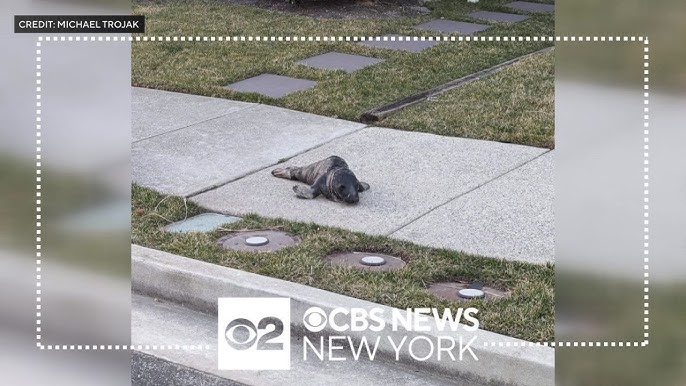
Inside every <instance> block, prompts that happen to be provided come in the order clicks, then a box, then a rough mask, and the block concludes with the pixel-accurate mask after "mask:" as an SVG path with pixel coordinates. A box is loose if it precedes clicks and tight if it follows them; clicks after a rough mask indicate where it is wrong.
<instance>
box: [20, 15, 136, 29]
mask: <svg viewBox="0 0 686 386" xmlns="http://www.w3.org/2000/svg"><path fill="white" fill-rule="evenodd" d="M144 32H145V16H132V15H43V16H40V15H16V16H14V33H144Z"/></svg>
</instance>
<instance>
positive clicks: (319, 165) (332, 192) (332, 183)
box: [272, 155, 369, 204]
mask: <svg viewBox="0 0 686 386" xmlns="http://www.w3.org/2000/svg"><path fill="white" fill-rule="evenodd" d="M272 175H273V176H275V177H279V178H285V179H288V180H296V181H300V182H304V183H306V184H308V185H310V186H308V187H305V186H302V185H295V186H294V187H293V191H294V192H295V195H296V196H297V197H298V198H308V199H309V198H315V197H317V196H319V195H320V194H322V195H324V197H326V198H328V199H329V200H332V201H336V202H345V203H348V204H356V203H357V202H358V201H360V196H359V194H358V192H364V191H365V190H367V189H369V184H368V183H366V182H361V181H358V179H357V177H355V174H354V173H353V172H352V170H350V168H349V167H348V164H347V163H346V162H345V160H344V159H343V158H341V157H338V156H335V155H334V156H331V157H328V158H326V159H323V160H321V161H319V162H315V163H313V164H311V165H307V166H304V167H298V166H288V167H285V168H276V169H274V170H272Z"/></svg>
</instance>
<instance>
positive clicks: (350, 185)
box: [327, 168, 360, 204]
mask: <svg viewBox="0 0 686 386" xmlns="http://www.w3.org/2000/svg"><path fill="white" fill-rule="evenodd" d="M358 185H359V182H358V181H357V177H355V174H353V172H352V171H350V169H348V168H341V169H336V170H333V171H332V172H330V173H329V178H328V179H327V187H328V190H329V193H330V194H331V198H332V199H333V200H335V201H339V202H345V203H347V204H357V203H358V202H359V201H360V195H359V194H358V191H357V187H358Z"/></svg>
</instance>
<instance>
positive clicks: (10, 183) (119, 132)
mask: <svg viewBox="0 0 686 386" xmlns="http://www.w3.org/2000/svg"><path fill="white" fill-rule="evenodd" d="M0 8H1V9H2V18H3V23H2V24H3V26H4V28H3V29H2V32H0V39H1V40H0V41H1V42H2V43H1V45H2V52H3V53H4V55H2V58H1V59H0V61H1V62H2V64H1V65H0V68H1V69H2V71H0V116H1V117H2V124H1V125H0V261H1V263H2V269H0V293H2V300H1V301H0V347H2V348H1V349H0V368H1V369H2V374H3V380H2V382H1V383H3V384H7V385H43V384H51V385H95V384H98V385H127V384H129V383H130V374H129V367H130V365H129V363H130V353H129V352H128V351H118V352H116V351H103V352H93V351H62V350H60V351H52V350H50V351H48V350H43V351H39V350H38V349H37V347H36V343H37V335H38V334H40V335H41V342H42V343H43V344H44V345H46V346H47V345H60V346H62V345H68V346H71V345H98V346H99V345H110V344H112V345H115V344H116V345H124V344H128V343H129V340H130V296H131V295H130V279H129V278H130V215H129V212H130V204H129V201H130V200H129V196H130V171H129V169H130V166H129V162H130V161H129V159H130V126H131V123H130V120H131V118H130V86H129V85H130V46H129V43H116V44H115V43H97V42H93V43H77V42H72V43H69V42H63V43H62V42H57V43H52V42H51V43H47V42H45V43H43V44H42V47H40V48H38V49H40V50H41V62H40V63H37V62H36V54H37V53H36V49H37V47H36V41H37V35H33V34H17V35H15V34H13V25H14V21H13V15H15V14H38V15H40V14H122V13H123V14H128V13H130V2H129V1H120V0H116V1H112V0H110V1H106V2H105V1H101V2H97V1H55V0H51V1H38V0H5V1H3V2H2V3H0ZM37 64H40V65H41V66H42V68H41V70H40V71H41V73H42V74H41V80H42V85H41V86H42V96H41V103H42V106H41V107H40V108H41V111H42V113H41V116H42V121H43V122H41V123H42V135H41V137H40V138H37V136H36V126H35V125H36V102H37V100H36V72H37V68H36V65H37ZM37 139H40V140H41V141H42V143H41V145H40V146H41V157H42V159H41V162H42V164H41V169H42V171H41V172H42V173H41V178H42V181H41V193H42V197H40V199H41V200H42V208H41V213H40V214H41V215H42V219H41V233H42V234H41V235H40V237H41V243H42V257H41V259H42V264H41V272H39V274H40V275H41V287H40V288H39V289H40V290H41V291H42V293H41V295H40V296H41V302H40V304H41V308H42V309H41V310H39V311H40V312H41V318H40V319H41V325H40V326H37V324H36V323H37V322H36V319H37V317H36V312H37V310H36V296H37V295H36V290H37V287H36V274H37V272H36V237H37V236H38V235H37V234H36V214H37V213H36V199H37V197H36V192H37V189H36V145H37V144H36V140H37ZM37 327H40V328H41V331H40V332H37V331H36V330H37Z"/></svg>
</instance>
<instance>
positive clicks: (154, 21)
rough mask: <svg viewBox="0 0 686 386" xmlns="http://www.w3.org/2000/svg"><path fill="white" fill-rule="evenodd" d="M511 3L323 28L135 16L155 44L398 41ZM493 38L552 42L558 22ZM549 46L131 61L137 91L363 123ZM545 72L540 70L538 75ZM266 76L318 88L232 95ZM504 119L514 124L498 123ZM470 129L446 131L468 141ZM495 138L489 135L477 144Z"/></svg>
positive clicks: (215, 50) (141, 47)
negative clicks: (349, 70) (332, 62)
mask: <svg viewBox="0 0 686 386" xmlns="http://www.w3.org/2000/svg"><path fill="white" fill-rule="evenodd" d="M507 2H508V1H507V0H491V1H489V0H482V1H481V2H480V3H478V4H476V5H475V4H470V3H467V2H466V1H453V0H438V1H433V2H431V3H429V6H430V7H431V8H432V14H431V15H427V16H421V17H407V18H396V19H383V20H371V19H361V20H341V19H335V20H334V19H315V18H311V17H305V16H297V15H293V14H288V13H277V12H272V11H268V10H264V9H258V8H255V7H248V6H236V5H230V4H225V3H219V2H205V1H192V2H183V1H172V2H163V3H149V2H141V3H137V4H136V5H134V13H136V14H141V15H146V16H147V32H146V34H147V35H153V36H240V35H244V36H379V35H383V34H387V33H399V34H403V35H412V36H422V35H423V36H432V35H435V34H433V33H428V32H427V31H421V30H416V29H413V28H412V26H413V25H416V24H418V23H420V22H424V21H428V20H431V19H434V18H437V17H445V18H450V19H453V20H466V21H474V20H469V18H468V17H466V16H465V15H466V14H467V13H469V12H472V11H475V10H478V9H488V10H500V11H509V9H508V8H504V7H502V4H505V3H507ZM482 34H485V35H488V36H549V35H553V34H554V16H552V15H532V17H531V19H529V20H527V21H525V22H522V23H517V24H494V25H493V26H492V27H491V28H490V29H488V30H487V31H484V32H483V33H482ZM550 44H551V43H548V42H546V43H542V42H502V41H501V42H496V41H493V42H442V43H440V44H438V45H436V46H434V47H432V48H429V49H427V50H425V51H423V52H421V53H407V52H396V51H392V50H385V49H378V48H370V47H365V46H361V45H359V44H356V43H353V42H335V43H331V42H137V43H135V44H134V45H133V53H132V66H133V67H132V77H133V79H132V82H133V85H135V86H141V87H150V88H157V89H164V90H171V91H179V92H185V93H191V94H198V95H207V96H214V97H222V98H229V99H235V100H242V101H250V102H259V103H266V104H272V105H277V106H283V107H286V108H290V109H295V110H300V111H306V112H311V113H315V114H320V115H325V116H331V117H338V118H343V119H348V120H359V118H360V116H361V115H362V113H364V112H365V111H367V110H370V109H372V108H375V107H379V106H381V105H384V104H387V103H390V102H393V101H395V100H398V99H401V98H403V97H406V96H409V95H411V94H414V93H417V92H420V91H423V90H426V89H429V88H432V87H435V86H438V85H440V84H443V83H445V82H448V81H451V80H454V79H457V78H460V77H463V76H465V75H468V74H471V73H474V72H477V71H480V70H483V69H486V68H489V67H491V66H493V65H495V64H498V63H501V62H504V61H506V60H509V59H512V58H515V57H517V56H521V55H523V54H526V53H529V52H533V51H536V50H539V49H541V48H543V47H546V46H548V45H550ZM334 50H335V51H338V52H345V53H351V54H361V55H367V56H373V57H377V58H382V59H384V60H385V61H384V62H383V63H380V64H377V65H374V66H370V67H367V68H365V69H362V70H360V71H357V72H355V73H353V74H346V73H344V72H342V71H325V70H317V69H313V68H309V67H305V66H301V65H297V64H295V62H297V61H298V60H301V59H305V58H307V57H310V56H313V55H317V54H322V53H326V52H330V51H334ZM532 70H536V69H532ZM261 73H274V74H280V75H286V76H292V77H298V78H305V79H310V80H316V81H318V84H317V85H316V86H315V87H314V88H312V89H309V90H304V91H300V92H297V93H294V94H291V95H288V96H286V97H284V98H281V99H273V98H268V97H264V96H260V95H257V94H250V93H238V92H233V91H229V90H226V89H224V88H223V87H224V86H226V85H227V84H230V83H232V82H236V81H239V80H243V79H246V78H249V77H252V76H255V75H259V74H261ZM475 119H477V120H478V121H477V122H475V124H474V125H473V127H476V126H482V127H488V126H490V124H489V120H491V119H492V117H491V116H488V115H483V116H482V117H476V118H475ZM499 119H505V118H499ZM402 128H407V129H412V130H422V131H429V132H434V131H432V130H433V129H432V128H431V127H424V126H422V125H421V122H416V124H415V123H413V122H410V121H407V122H406V125H405V126H403V127H402ZM463 132H464V130H463V129H461V128H453V129H452V130H443V131H442V133H441V134H444V135H462V134H463ZM473 135H474V136H476V137H479V138H482V137H483V138H485V137H488V135H489V134H488V133H484V135H478V133H473Z"/></svg>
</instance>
